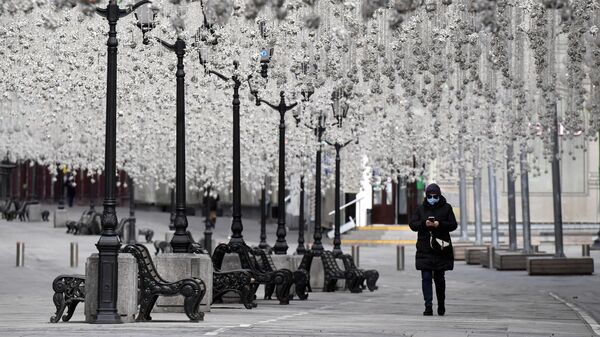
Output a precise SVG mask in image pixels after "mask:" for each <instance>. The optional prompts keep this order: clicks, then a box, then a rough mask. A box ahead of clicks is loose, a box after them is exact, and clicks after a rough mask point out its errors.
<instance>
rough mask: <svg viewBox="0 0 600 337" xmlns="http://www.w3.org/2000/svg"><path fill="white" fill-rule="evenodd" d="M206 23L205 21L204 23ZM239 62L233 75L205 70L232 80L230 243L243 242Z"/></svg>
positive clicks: (240, 83)
mask: <svg viewBox="0 0 600 337" xmlns="http://www.w3.org/2000/svg"><path fill="white" fill-rule="evenodd" d="M205 25H206V23H205ZM198 55H199V58H200V63H201V64H202V65H203V66H204V67H205V70H206V61H205V60H204V59H203V58H202V54H201V51H200V49H198ZM238 66H239V63H238V62H237V61H234V62H233V75H231V76H230V77H227V76H225V75H223V74H221V73H219V72H217V71H214V70H206V72H207V73H208V74H212V75H215V76H217V77H218V78H220V79H221V80H223V81H225V82H229V81H232V82H233V102H232V105H233V186H232V187H233V214H232V220H231V238H230V239H229V243H230V244H244V243H245V242H244V237H243V235H242V232H243V230H244V226H243V224H242V183H241V170H240V166H241V164H240V163H241V159H240V94H239V91H240V86H241V85H242V82H241V80H240V78H239V76H238V74H237V69H238Z"/></svg>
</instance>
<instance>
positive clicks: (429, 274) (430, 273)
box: [421, 270, 446, 307]
mask: <svg viewBox="0 0 600 337" xmlns="http://www.w3.org/2000/svg"><path fill="white" fill-rule="evenodd" d="M421 281H422V286H423V299H424V300H425V306H428V307H430V306H431V305H432V302H433V285H432V282H431V281H434V282H435V294H436V296H437V300H438V305H440V304H444V301H445V300H446V278H445V271H443V270H421Z"/></svg>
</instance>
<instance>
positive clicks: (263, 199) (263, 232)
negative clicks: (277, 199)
mask: <svg viewBox="0 0 600 337" xmlns="http://www.w3.org/2000/svg"><path fill="white" fill-rule="evenodd" d="M258 248H260V249H263V250H265V251H267V252H271V246H269V244H268V243H267V193H266V186H263V188H261V189H260V243H259V244H258Z"/></svg>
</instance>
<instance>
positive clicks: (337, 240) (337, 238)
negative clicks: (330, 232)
mask: <svg viewBox="0 0 600 337" xmlns="http://www.w3.org/2000/svg"><path fill="white" fill-rule="evenodd" d="M351 142H352V140H349V141H347V142H345V143H343V144H340V143H337V142H336V143H330V142H328V141H326V143H327V144H329V145H331V146H333V147H334V148H335V227H334V237H333V254H334V255H336V256H337V255H341V254H343V252H342V247H341V244H342V240H341V234H340V228H341V226H342V224H341V212H340V163H341V159H340V151H341V150H342V149H343V148H344V147H346V146H347V145H348V144H350V143H351Z"/></svg>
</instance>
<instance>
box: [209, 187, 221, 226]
mask: <svg viewBox="0 0 600 337" xmlns="http://www.w3.org/2000/svg"><path fill="white" fill-rule="evenodd" d="M215 194H216V196H215V195H213V194H212V193H209V195H208V197H206V202H207V203H208V211H209V219H210V222H211V226H212V228H215V224H216V223H217V209H218V208H219V194H218V193H215Z"/></svg>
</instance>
